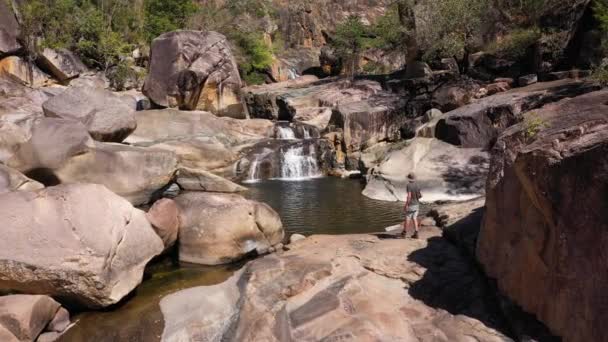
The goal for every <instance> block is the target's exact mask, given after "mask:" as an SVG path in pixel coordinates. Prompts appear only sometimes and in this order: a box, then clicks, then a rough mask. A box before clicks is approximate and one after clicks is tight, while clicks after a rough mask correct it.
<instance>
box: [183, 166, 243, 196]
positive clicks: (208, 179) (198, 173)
mask: <svg viewBox="0 0 608 342" xmlns="http://www.w3.org/2000/svg"><path fill="white" fill-rule="evenodd" d="M176 176H177V177H176V180H175V181H176V183H177V184H178V185H179V187H180V188H181V189H184V190H188V191H206V192H225V193H232V192H243V191H246V190H247V188H245V187H243V186H241V185H238V184H236V183H233V182H231V181H229V180H227V179H225V178H222V177H220V176H217V175H215V174H213V173H211V172H209V171H205V170H200V169H189V168H184V167H182V168H180V169H179V170H177V174H176Z"/></svg>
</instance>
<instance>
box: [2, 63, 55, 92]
mask: <svg viewBox="0 0 608 342" xmlns="http://www.w3.org/2000/svg"><path fill="white" fill-rule="evenodd" d="M0 74H4V75H7V76H8V77H10V78H11V79H13V80H15V81H17V82H19V83H21V84H24V85H29V86H32V87H35V88H37V87H42V86H46V85H50V84H51V80H50V78H49V77H48V75H47V74H45V73H44V72H42V70H40V69H39V68H38V67H37V66H35V65H33V64H30V63H28V62H27V61H25V60H23V59H22V58H20V57H17V56H9V57H6V58H3V59H2V60H0Z"/></svg>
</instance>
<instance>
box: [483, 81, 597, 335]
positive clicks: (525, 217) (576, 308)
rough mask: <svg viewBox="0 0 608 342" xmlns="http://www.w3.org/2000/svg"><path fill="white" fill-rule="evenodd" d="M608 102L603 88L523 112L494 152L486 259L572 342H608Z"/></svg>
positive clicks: (494, 273) (522, 300)
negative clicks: (607, 253)
mask: <svg viewBox="0 0 608 342" xmlns="http://www.w3.org/2000/svg"><path fill="white" fill-rule="evenodd" d="M606 103H608V92H607V91H599V92H594V93H590V94H586V95H583V96H579V97H575V98H573V99H567V100H563V101H561V102H558V103H556V104H552V105H547V106H545V107H543V108H541V109H538V110H535V111H534V112H530V113H527V114H524V116H525V117H526V121H524V122H523V123H521V124H518V125H516V126H513V127H511V128H510V129H508V130H507V131H505V132H504V133H503V134H502V135H501V136H500V137H499V139H498V142H497V143H496V145H495V147H494V150H493V151H492V164H491V169H490V170H491V171H490V174H489V178H488V183H487V185H488V186H487V201H486V213H485V216H484V220H483V227H482V229H481V233H480V235H479V241H478V249H477V257H478V259H479V261H480V262H481V263H482V265H483V266H484V269H485V271H486V272H487V273H488V275H489V276H490V277H492V278H495V279H496V280H497V282H498V286H499V288H500V289H501V290H502V291H503V293H505V294H506V295H507V296H509V297H510V298H512V299H513V300H514V301H515V302H517V303H518V304H519V305H520V306H521V307H522V308H523V309H524V310H525V311H527V312H530V313H533V314H534V315H536V317H538V319H539V320H541V321H543V322H544V323H545V324H546V325H547V326H548V327H549V329H551V331H552V332H554V333H555V334H557V335H559V336H561V337H562V338H563V340H564V341H606V340H608V333H607V331H606V329H605V327H604V324H605V322H604V319H603V317H605V313H606V312H608V302H606V300H605V298H606V292H607V291H608V287H607V286H608V264H607V263H606V258H605V257H604V256H603V254H602V252H599V251H603V250H605V247H606V245H607V244H608V232H607V231H606V222H608V216H607V215H608V201H607V199H606V189H607V188H608V159H607V158H606V154H607V153H608V110H607V109H608V107H607V105H606ZM530 120H535V121H534V122H539V121H538V120H540V122H541V124H540V125H533V126H530V125H531V124H530V122H531V121H530ZM548 298H550V300H548Z"/></svg>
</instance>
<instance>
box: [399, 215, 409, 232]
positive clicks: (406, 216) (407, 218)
mask: <svg viewBox="0 0 608 342" xmlns="http://www.w3.org/2000/svg"><path fill="white" fill-rule="evenodd" d="M409 222H410V216H409V215H408V214H407V213H406V214H405V220H404V221H403V233H401V235H402V236H403V237H405V236H406V235H407V227H408V226H409V224H408V223H409Z"/></svg>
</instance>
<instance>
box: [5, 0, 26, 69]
mask: <svg viewBox="0 0 608 342" xmlns="http://www.w3.org/2000/svg"><path fill="white" fill-rule="evenodd" d="M19 31H20V30H19V23H18V22H17V18H16V17H15V12H13V9H12V8H11V6H10V2H7V1H1V2H0V58H1V57H2V56H3V55H10V54H13V53H16V52H17V51H19V49H21V44H19V42H18V41H17V37H19Z"/></svg>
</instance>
